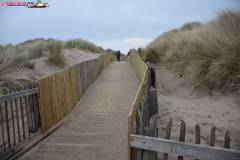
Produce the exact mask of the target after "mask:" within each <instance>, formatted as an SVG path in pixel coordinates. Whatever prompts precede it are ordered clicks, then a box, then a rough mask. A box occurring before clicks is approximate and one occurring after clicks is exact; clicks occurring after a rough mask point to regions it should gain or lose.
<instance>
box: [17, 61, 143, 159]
mask: <svg viewBox="0 0 240 160" xmlns="http://www.w3.org/2000/svg"><path fill="white" fill-rule="evenodd" d="M138 87H139V83H138V81H137V79H136V77H135V75H134V72H133V69H132V67H131V65H130V63H128V62H120V63H119V62H112V63H110V65H109V66H108V67H107V68H106V69H105V70H104V71H103V73H102V74H101V75H100V76H99V78H98V79H97V80H96V81H95V82H94V83H93V84H92V85H91V87H90V88H89V89H88V90H87V92H86V93H85V95H84V96H83V97H82V98H81V100H80V101H79V102H78V104H77V106H76V107H77V109H76V111H75V113H74V114H73V116H71V117H70V119H69V120H68V121H67V122H66V123H64V124H63V125H62V126H61V127H59V128H58V129H57V130H56V131H55V132H54V133H52V134H51V135H50V136H49V137H47V138H46V139H44V140H43V141H42V142H40V143H39V144H38V145H37V146H35V147H34V148H32V149H31V150H30V151H28V152H27V153H26V154H25V155H23V156H22V157H21V158H19V159H33V160H38V159H57V160H61V159H64V160H65V159H68V160H70V159H79V160H80V159H83V160H85V159H99V160H101V159H102V160H113V159H114V160H124V159H127V117H128V114H129V111H130V108H131V106H132V103H133V101H134V97H135V95H136V93H137V90H138Z"/></svg>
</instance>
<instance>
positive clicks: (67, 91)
mask: <svg viewBox="0 0 240 160" xmlns="http://www.w3.org/2000/svg"><path fill="white" fill-rule="evenodd" d="M62 73H63V77H64V86H65V94H66V104H67V108H68V113H69V112H70V111H71V106H72V105H71V103H72V101H71V98H70V92H71V88H70V80H69V69H65V70H64V71H63V72H62Z"/></svg>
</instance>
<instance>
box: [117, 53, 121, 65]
mask: <svg viewBox="0 0 240 160" xmlns="http://www.w3.org/2000/svg"><path fill="white" fill-rule="evenodd" d="M120 57H121V53H120V51H118V52H117V60H118V62H120Z"/></svg>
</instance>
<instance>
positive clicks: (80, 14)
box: [0, 0, 240, 53]
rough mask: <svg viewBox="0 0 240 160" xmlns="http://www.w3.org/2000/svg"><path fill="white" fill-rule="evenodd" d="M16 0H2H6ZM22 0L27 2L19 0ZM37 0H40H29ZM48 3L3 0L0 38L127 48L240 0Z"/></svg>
mask: <svg viewBox="0 0 240 160" xmlns="http://www.w3.org/2000/svg"><path fill="white" fill-rule="evenodd" d="M5 1H6V2H16V1H12V0H11V1H7V0H0V3H3V2H5ZM18 2H28V1H24V0H23V1H22V0H18ZM30 2H34V3H36V0H34V1H30ZM42 3H48V4H49V7H48V8H45V9H43V8H35V9H33V8H26V7H23V6H21V7H20V6H6V5H5V6H3V7H1V6H0V20H1V22H0V44H2V45H5V44H7V43H12V44H14V45H15V44H17V43H20V42H24V41H26V40H28V39H35V38H46V39H47V38H56V39H60V40H63V41H65V40H67V39H72V38H82V39H84V40H87V41H90V42H92V43H94V44H96V45H99V46H101V47H103V48H104V49H107V48H111V49H113V50H120V51H121V52H122V53H127V52H128V51H129V49H131V48H138V47H145V46H146V45H147V44H148V43H149V42H151V41H153V40H154V39H155V38H157V37H158V36H159V35H161V34H162V33H164V32H166V31H169V30H171V29H175V28H180V27H181V26H182V25H183V24H185V23H187V22H192V21H199V22H202V23H206V22H208V21H210V20H211V19H213V18H214V17H215V16H216V12H217V11H219V10H220V9H234V10H238V11H240V0H118V1H116V0H68V1H56V0H42Z"/></svg>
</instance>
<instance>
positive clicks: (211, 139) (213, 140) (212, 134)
mask: <svg viewBox="0 0 240 160" xmlns="http://www.w3.org/2000/svg"><path fill="white" fill-rule="evenodd" d="M215 132H216V127H213V128H212V130H211V136H210V146H214V144H215Z"/></svg>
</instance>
